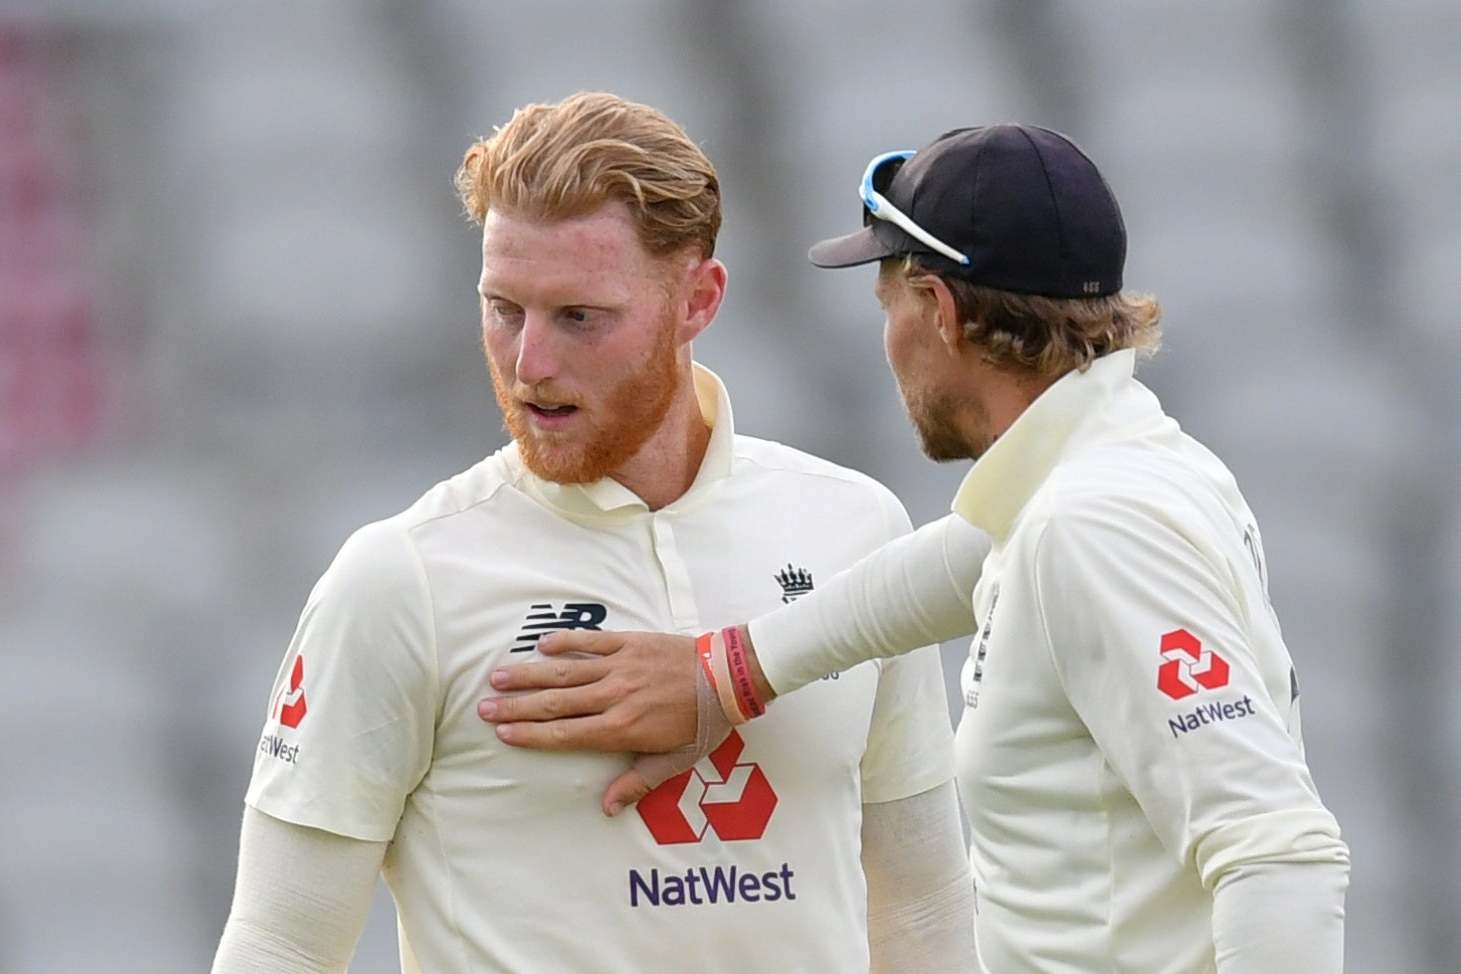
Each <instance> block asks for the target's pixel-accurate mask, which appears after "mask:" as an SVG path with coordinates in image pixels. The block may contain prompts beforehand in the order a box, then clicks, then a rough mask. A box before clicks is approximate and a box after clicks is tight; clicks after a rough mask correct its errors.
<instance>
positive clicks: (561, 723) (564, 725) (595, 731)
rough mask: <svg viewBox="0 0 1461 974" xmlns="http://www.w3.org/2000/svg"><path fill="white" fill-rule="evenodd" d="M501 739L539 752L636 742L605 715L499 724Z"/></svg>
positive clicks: (624, 747)
mask: <svg viewBox="0 0 1461 974" xmlns="http://www.w3.org/2000/svg"><path fill="white" fill-rule="evenodd" d="M498 702H499V703H500V702H501V701H498ZM497 738H498V740H500V741H502V742H503V743H504V744H511V745H512V746H513V747H526V748H531V749H533V750H535V751H632V750H634V745H633V743H632V742H631V741H630V740H629V737H628V735H627V734H626V733H625V731H624V729H623V728H622V727H621V726H620V725H619V724H618V723H617V722H615V721H612V720H610V718H608V717H607V716H605V715H604V714H596V715H594V716H592V717H567V718H564V719H561V720H548V721H539V722H534V721H523V722H519V723H513V724H498V725H497Z"/></svg>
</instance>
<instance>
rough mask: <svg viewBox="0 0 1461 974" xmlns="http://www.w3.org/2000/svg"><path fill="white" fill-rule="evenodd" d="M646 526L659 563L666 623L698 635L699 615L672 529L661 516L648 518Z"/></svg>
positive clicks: (668, 521)
mask: <svg viewBox="0 0 1461 974" xmlns="http://www.w3.org/2000/svg"><path fill="white" fill-rule="evenodd" d="M650 523H651V533H652V535H653V537H654V554H655V557H656V558H658V559H659V564H660V569H661V574H662V575H663V577H664V582H665V595H666V597H667V598H668V599H669V604H670V621H671V623H672V624H673V625H674V627H675V629H676V630H677V631H679V632H699V631H700V629H701V625H700V612H699V610H698V609H697V608H696V606H695V590H694V588H693V587H692V586H691V584H690V572H689V569H688V568H687V567H686V565H685V560H684V559H683V558H681V557H680V548H679V545H678V544H676V542H675V529H674V525H673V524H672V523H671V521H670V518H669V516H668V515H665V514H655V515H652V517H651V522H650Z"/></svg>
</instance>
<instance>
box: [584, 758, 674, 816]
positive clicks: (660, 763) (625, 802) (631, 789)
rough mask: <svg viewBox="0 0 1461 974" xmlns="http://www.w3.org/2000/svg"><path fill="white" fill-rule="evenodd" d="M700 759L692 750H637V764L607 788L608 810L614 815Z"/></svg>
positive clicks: (605, 792)
mask: <svg viewBox="0 0 1461 974" xmlns="http://www.w3.org/2000/svg"><path fill="white" fill-rule="evenodd" d="M696 760H697V758H696V755H695V754H693V753H691V752H690V751H673V752H671V753H669V754H637V755H635V756H634V764H633V765H632V766H631V767H630V768H629V770H627V771H625V772H624V773H623V774H621V775H619V777H617V778H615V779H614V780H613V781H611V782H609V787H608V788H606V789H604V797H603V809H604V814H605V815H607V816H609V817H610V818H613V817H614V816H615V815H618V814H619V813H620V812H622V811H623V810H624V809H625V808H626V807H627V806H629V805H633V804H634V803H636V802H637V801H639V800H640V799H641V798H643V797H644V796H645V795H647V794H649V793H650V792H651V791H653V790H654V789H656V788H658V787H659V786H660V785H661V784H663V783H664V782H666V781H668V780H669V779H671V778H673V777H674V776H675V775H677V774H679V773H680V772H681V771H684V770H685V769H687V768H690V767H692V766H693V765H694V764H695V761H696Z"/></svg>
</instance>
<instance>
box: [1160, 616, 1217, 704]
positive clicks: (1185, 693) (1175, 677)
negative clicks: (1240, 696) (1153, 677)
mask: <svg viewBox="0 0 1461 974" xmlns="http://www.w3.org/2000/svg"><path fill="white" fill-rule="evenodd" d="M1161 653H1162V659H1164V660H1166V662H1165V663H1163V664H1162V665H1161V666H1159V667H1157V689H1158V690H1160V691H1162V692H1163V693H1165V694H1166V695H1167V696H1169V697H1171V698H1172V699H1173V700H1181V699H1182V698H1183V697H1190V696H1192V694H1194V693H1196V692H1197V691H1198V690H1216V689H1218V688H1219V687H1225V686H1227V685H1228V672H1229V671H1228V661H1227V660H1225V659H1223V658H1222V657H1221V656H1219V655H1218V654H1217V653H1214V652H1213V651H1212V650H1210V649H1206V648H1204V647H1203V645H1202V641H1201V640H1199V639H1198V638H1197V637H1196V636H1194V635H1192V633H1190V632H1188V631H1187V630H1186V629H1174V630H1172V631H1171V632H1169V633H1165V634H1164V635H1163V636H1162V649H1161Z"/></svg>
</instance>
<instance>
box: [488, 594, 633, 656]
mask: <svg viewBox="0 0 1461 974" xmlns="http://www.w3.org/2000/svg"><path fill="white" fill-rule="evenodd" d="M608 617H609V610H608V608H607V607H606V606H603V605H601V604H599V603H598V602H565V603H564V605H563V610H562V611H561V612H560V611H559V610H558V609H555V608H554V607H553V603H551V602H536V603H534V604H533V605H532V606H531V611H529V613H528V618H527V621H526V622H524V623H523V629H522V632H520V633H518V635H517V639H516V640H514V641H513V646H512V649H511V650H510V651H511V652H514V653H527V652H531V651H532V649H533V648H534V647H535V646H537V645H538V640H539V639H542V638H543V637H544V636H545V635H547V634H548V633H550V632H555V631H557V630H559V629H593V630H598V629H599V628H601V627H602V626H603V624H604V620H605V619H607V618H608Z"/></svg>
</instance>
